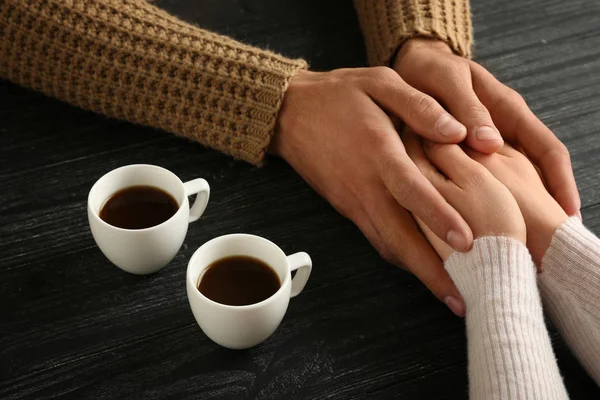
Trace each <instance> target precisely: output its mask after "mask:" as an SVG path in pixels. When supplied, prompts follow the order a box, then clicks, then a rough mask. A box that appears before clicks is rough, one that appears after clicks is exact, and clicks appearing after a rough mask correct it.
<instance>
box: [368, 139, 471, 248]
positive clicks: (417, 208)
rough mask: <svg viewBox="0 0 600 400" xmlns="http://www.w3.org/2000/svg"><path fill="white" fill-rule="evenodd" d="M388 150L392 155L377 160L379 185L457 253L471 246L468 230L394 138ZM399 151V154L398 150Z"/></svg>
mask: <svg viewBox="0 0 600 400" xmlns="http://www.w3.org/2000/svg"><path fill="white" fill-rule="evenodd" d="M391 137H392V138H393V139H392V140H393V141H397V143H390V144H389V148H394V149H396V151H395V152H390V153H388V154H384V155H382V156H381V157H380V162H379V166H380V168H381V170H380V176H381V179H382V182H383V184H384V185H385V186H386V188H387V189H388V190H389V191H390V193H391V194H392V195H393V197H394V198H395V199H396V201H397V202H398V204H400V205H401V206H402V207H404V208H405V209H407V210H409V211H411V212H412V213H413V214H414V215H416V216H417V217H419V218H420V219H421V220H422V221H423V222H424V223H425V225H427V226H428V227H429V228H430V229H431V230H432V231H433V232H434V233H435V234H436V235H437V236H438V237H439V238H440V239H442V240H443V241H445V242H446V243H448V244H449V245H450V246H451V247H452V248H453V249H455V250H457V251H468V250H469V249H470V248H471V246H472V244H473V233H472V232H471V228H470V227H469V225H468V224H467V223H466V222H465V220H464V219H463V218H462V217H461V215H460V214H459V213H458V211H456V210H455V209H454V208H453V207H452V206H451V205H450V204H448V202H447V201H446V200H445V199H444V197H443V196H442V195H441V194H440V193H439V192H438V191H437V190H436V189H435V187H434V186H433V185H432V183H431V182H429V180H428V179H427V178H426V177H425V176H424V175H423V174H422V173H421V171H420V170H419V168H417V166H416V165H415V163H414V162H413V161H412V160H411V159H410V158H409V157H408V155H407V154H406V151H404V147H403V145H402V142H401V140H400V137H398V136H397V135H392V136H391ZM401 150H402V151H401Z"/></svg>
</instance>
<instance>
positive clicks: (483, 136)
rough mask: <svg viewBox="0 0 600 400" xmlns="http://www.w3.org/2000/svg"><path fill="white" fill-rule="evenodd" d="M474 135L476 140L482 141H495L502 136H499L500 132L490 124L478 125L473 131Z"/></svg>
mask: <svg viewBox="0 0 600 400" xmlns="http://www.w3.org/2000/svg"><path fill="white" fill-rule="evenodd" d="M475 137H476V138H477V140H481V141H484V142H497V141H500V140H502V136H500V132H498V130H497V129H496V128H492V127H491V126H480V127H479V128H477V130H476V131H475Z"/></svg>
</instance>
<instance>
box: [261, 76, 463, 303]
mask: <svg viewBox="0 0 600 400" xmlns="http://www.w3.org/2000/svg"><path fill="white" fill-rule="evenodd" d="M384 110H385V111H384ZM386 112H387V113H388V114H389V115H393V116H395V117H398V118H400V119H402V120H403V121H404V122H405V123H406V124H407V125H408V126H411V127H412V128H413V129H414V130H415V131H416V132H417V133H418V134H420V135H422V136H423V137H426V138H429V139H431V140H434V141H437V142H444V143H457V142H460V141H461V140H463V139H464V137H465V135H466V128H465V127H464V126H463V125H461V124H460V123H458V122H457V121H456V120H455V119H454V118H452V117H451V116H450V114H448V113H447V112H446V111H445V110H444V109H443V108H442V107H441V106H440V105H439V104H438V103H437V102H436V101H435V100H433V99H432V98H431V97H429V96H427V95H424V94H423V93H421V92H419V91H417V90H415V89H414V88H412V87H411V86H409V85H407V84H406V83H405V82H404V81H403V80H402V79H401V78H400V77H399V76H398V74H397V73H396V72H394V71H393V70H391V69H389V68H384V67H380V68H362V69H360V68H357V69H343V70H335V71H331V72H322V73H317V72H307V71H301V72H299V73H298V74H297V75H296V76H294V78H292V80H291V82H290V86H289V88H288V90H287V91H286V94H285V97H284V99H283V105H282V107H281V110H280V113H279V117H278V121H277V130H276V134H275V136H274V139H273V143H272V146H271V149H270V151H272V152H274V153H276V154H278V155H280V156H281V157H282V158H284V159H285V160H286V161H287V162H288V163H289V164H290V165H291V166H292V167H293V168H294V169H295V170H296V171H297V172H298V173H299V174H300V175H301V176H302V177H303V178H304V179H305V180H306V181H307V182H308V183H309V184H310V185H311V186H312V187H313V188H314V189H315V190H316V191H317V192H319V193H320V194H321V195H322V196H323V197H325V198H326V199H327V200H328V201H329V202H330V203H331V204H332V205H333V206H334V207H335V208H336V209H337V210H338V211H339V212H340V213H341V214H343V215H344V216H346V217H347V218H349V219H351V220H352V221H353V222H354V223H355V224H356V225H357V226H358V227H359V228H360V230H361V231H362V232H363V234H364V235H365V236H366V237H367V239H368V240H369V241H370V242H371V243H372V244H373V245H374V246H375V247H376V248H377V250H378V251H379V253H380V254H381V255H382V256H383V257H384V258H385V259H386V260H387V261H389V262H390V263H393V264H395V265H398V266H405V267H406V268H407V269H409V270H410V271H411V272H412V273H413V274H415V275H416V276H417V278H419V279H420V280H421V281H422V282H423V283H425V285H426V286H427V287H428V288H429V289H430V290H431V291H432V292H433V293H434V294H435V295H436V296H437V297H438V298H439V299H440V300H442V301H445V302H446V304H448V305H449V307H450V308H451V309H452V311H453V312H455V313H456V314H458V315H464V303H463V302H462V299H461V298H460V294H459V293H458V290H457V289H456V287H455V286H454V284H453V282H452V280H451V279H450V277H449V276H448V274H447V273H446V271H445V270H444V268H443V265H442V263H441V261H440V259H439V257H438V256H437V254H436V253H435V251H434V250H433V249H432V248H431V246H430V245H429V243H428V242H427V240H426V239H425V237H424V236H423V235H422V234H421V232H420V231H419V229H418V227H417V225H416V223H415V221H414V220H413V218H412V217H411V214H410V212H412V213H413V214H414V215H416V216H418V217H419V218H421V220H422V221H423V223H424V224H426V225H427V226H428V227H429V228H430V229H431V230H432V231H433V232H435V234H436V235H438V236H439V237H440V238H444V240H445V241H446V242H447V243H449V244H450V245H451V247H453V248H454V249H456V250H459V251H467V250H469V249H470V248H471V245H472V237H473V236H472V233H471V229H470V228H469V226H468V225H467V223H466V222H465V221H464V220H463V219H462V217H461V216H460V214H459V213H458V212H457V211H456V210H455V209H454V208H453V207H452V206H450V205H449V204H448V202H446V200H444V198H443V197H442V195H440V193H438V191H437V190H436V189H435V188H434V186H433V185H432V184H431V183H430V182H429V181H428V180H427V179H426V178H425V177H424V176H423V175H422V174H421V173H420V172H419V169H418V168H417V167H416V166H415V164H414V163H413V162H412V161H411V160H410V158H409V157H408V156H407V154H406V151H405V148H404V145H403V144H402V141H401V139H400V136H399V135H398V133H397V131H396V129H395V127H394V125H393V123H392V121H391V120H390V117H389V116H388V114H386ZM407 210H408V211H407Z"/></svg>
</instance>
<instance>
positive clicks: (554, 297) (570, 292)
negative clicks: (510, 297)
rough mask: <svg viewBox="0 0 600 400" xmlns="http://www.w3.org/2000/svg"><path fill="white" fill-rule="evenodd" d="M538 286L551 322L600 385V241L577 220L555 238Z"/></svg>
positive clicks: (571, 219) (568, 222)
mask: <svg viewBox="0 0 600 400" xmlns="http://www.w3.org/2000/svg"><path fill="white" fill-rule="evenodd" d="M539 283H540V291H541V293H542V298H543V300H544V305H545V307H546V310H547V311H548V314H549V315H550V318H551V319H552V321H553V322H554V324H555V325H556V328H557V329H558V330H559V332H560V333H561V335H562V337H563V338H564V339H565V341H566V342H567V344H568V345H569V347H570V348H571V350H573V352H574V353H575V355H576V356H577V358H578V359H579V362H580V363H581V364H582V365H583V367H584V368H585V369H586V370H587V371H588V373H589V374H590V376H591V377H592V378H593V379H594V380H595V381H596V383H597V384H598V385H600V239H598V238H597V237H596V236H595V235H594V234H593V233H591V232H590V231H589V230H587V229H586V228H585V227H584V226H583V225H582V223H581V222H580V221H579V219H578V218H576V217H574V218H570V219H569V220H567V221H566V222H565V223H564V224H563V225H562V226H561V227H560V228H558V230H557V231H556V233H555V234H554V237H553V238H552V243H551V244H550V247H549V249H548V250H547V251H546V254H545V255H544V258H543V260H542V273H541V274H540V277H539Z"/></svg>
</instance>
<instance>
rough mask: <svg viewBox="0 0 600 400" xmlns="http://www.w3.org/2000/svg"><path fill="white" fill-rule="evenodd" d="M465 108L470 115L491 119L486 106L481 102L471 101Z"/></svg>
mask: <svg viewBox="0 0 600 400" xmlns="http://www.w3.org/2000/svg"><path fill="white" fill-rule="evenodd" d="M465 108H466V110H467V112H468V113H469V115H471V116H472V117H475V118H486V119H491V118H490V113H489V112H488V110H487V108H485V106H484V105H483V104H481V103H471V104H468V105H466V106H465Z"/></svg>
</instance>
